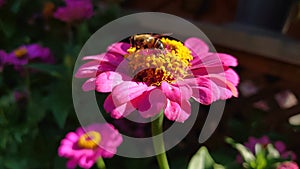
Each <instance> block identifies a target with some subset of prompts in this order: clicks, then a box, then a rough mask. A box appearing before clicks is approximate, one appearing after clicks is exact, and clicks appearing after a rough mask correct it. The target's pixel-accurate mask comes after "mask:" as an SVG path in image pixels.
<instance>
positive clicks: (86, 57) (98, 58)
mask: <svg viewBox="0 0 300 169" xmlns="http://www.w3.org/2000/svg"><path fill="white" fill-rule="evenodd" d="M104 56H105V53H102V54H99V55H92V56H85V57H83V58H82V60H96V61H101V60H103V57H104Z"/></svg>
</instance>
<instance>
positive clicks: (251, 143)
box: [244, 136, 297, 160]
mask: <svg viewBox="0 0 300 169" xmlns="http://www.w3.org/2000/svg"><path fill="white" fill-rule="evenodd" d="M256 144H261V145H262V146H263V147H266V146H267V145H268V144H273V145H274V147H275V148H276V149H277V151H278V152H279V154H280V156H281V157H282V158H284V159H291V160H296V158H297V157H296V154H295V153H294V152H292V151H287V150H286V146H285V144H284V143H283V142H282V141H275V142H271V141H270V139H269V137H268V136H262V137H261V138H255V137H249V139H248V141H247V142H245V143H244V145H245V146H246V147H247V148H248V149H249V150H250V151H251V152H253V153H254V152H255V145H256Z"/></svg>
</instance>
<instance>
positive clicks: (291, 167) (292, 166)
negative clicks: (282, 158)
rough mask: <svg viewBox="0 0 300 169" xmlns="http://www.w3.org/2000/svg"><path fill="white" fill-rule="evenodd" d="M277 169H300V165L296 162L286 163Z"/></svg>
mask: <svg viewBox="0 0 300 169" xmlns="http://www.w3.org/2000/svg"><path fill="white" fill-rule="evenodd" d="M277 169H299V167H298V164H297V163H295V162H284V163H281V164H279V166H278V167H277Z"/></svg>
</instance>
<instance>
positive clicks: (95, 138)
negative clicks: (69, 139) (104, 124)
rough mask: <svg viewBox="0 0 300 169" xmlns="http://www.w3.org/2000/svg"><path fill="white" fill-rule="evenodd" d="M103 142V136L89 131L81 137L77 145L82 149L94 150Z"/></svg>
mask: <svg viewBox="0 0 300 169" xmlns="http://www.w3.org/2000/svg"><path fill="white" fill-rule="evenodd" d="M100 141H101V135H100V133H99V132H96V131H89V132H87V133H85V134H83V135H82V136H80V138H79V140H78V142H77V144H78V146H79V147H80V148H86V149H94V148H96V147H97V146H98V145H99V143H100Z"/></svg>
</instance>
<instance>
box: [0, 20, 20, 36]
mask: <svg viewBox="0 0 300 169" xmlns="http://www.w3.org/2000/svg"><path fill="white" fill-rule="evenodd" d="M15 25H16V23H15V22H14V20H13V21H4V20H2V19H0V28H1V30H2V31H3V33H4V35H5V36H6V37H7V38H10V37H12V35H13V34H14V33H15V27H16V26H15Z"/></svg>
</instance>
